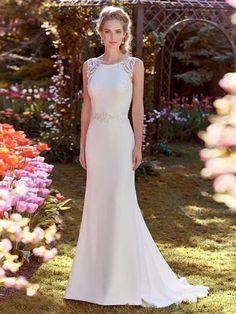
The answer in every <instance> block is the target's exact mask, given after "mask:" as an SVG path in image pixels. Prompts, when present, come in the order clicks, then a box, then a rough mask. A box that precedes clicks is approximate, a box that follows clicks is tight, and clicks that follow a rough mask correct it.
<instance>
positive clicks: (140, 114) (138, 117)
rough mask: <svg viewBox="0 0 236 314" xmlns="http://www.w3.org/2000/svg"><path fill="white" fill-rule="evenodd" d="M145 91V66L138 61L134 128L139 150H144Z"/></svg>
mask: <svg viewBox="0 0 236 314" xmlns="http://www.w3.org/2000/svg"><path fill="white" fill-rule="evenodd" d="M143 90H144V65H143V61H142V60H141V59H137V60H136V62H135V64H134V69H133V100H132V121H133V127H134V137H135V147H136V148H138V149H142V136H143V118H144V107H143Z"/></svg>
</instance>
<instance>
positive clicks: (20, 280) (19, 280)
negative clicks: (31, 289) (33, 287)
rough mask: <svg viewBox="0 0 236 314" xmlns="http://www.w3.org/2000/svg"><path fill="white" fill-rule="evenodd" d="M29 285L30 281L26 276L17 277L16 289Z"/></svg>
mask: <svg viewBox="0 0 236 314" xmlns="http://www.w3.org/2000/svg"><path fill="white" fill-rule="evenodd" d="M27 286H28V281H27V280H26V278H25V277H24V276H19V277H18V278H16V283H15V288H16V289H22V288H26V287H27Z"/></svg>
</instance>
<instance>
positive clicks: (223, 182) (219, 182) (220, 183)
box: [213, 174, 236, 193]
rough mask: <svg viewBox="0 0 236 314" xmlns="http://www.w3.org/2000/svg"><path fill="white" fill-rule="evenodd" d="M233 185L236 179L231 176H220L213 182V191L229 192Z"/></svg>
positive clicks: (235, 183)
mask: <svg viewBox="0 0 236 314" xmlns="http://www.w3.org/2000/svg"><path fill="white" fill-rule="evenodd" d="M235 185H236V177H235V176H234V175H233V174H222V175H220V176H218V177H217V178H216V179H215V180H214V182H213V186H214V189H215V191H216V192H218V193H224V192H226V191H228V190H231V189H232V188H233V187H234V186H235Z"/></svg>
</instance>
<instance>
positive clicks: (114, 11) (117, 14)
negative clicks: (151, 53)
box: [96, 6, 133, 55]
mask: <svg viewBox="0 0 236 314" xmlns="http://www.w3.org/2000/svg"><path fill="white" fill-rule="evenodd" d="M110 20H119V21H120V22H121V24H122V26H123V31H124V32H125V37H124V44H121V45H120V51H121V52H122V53H123V54H125V55H131V41H132V39H133V37H132V33H131V26H132V22H131V19H130V17H129V15H128V14H127V13H126V12H125V11H124V10H123V9H122V8H120V7H115V6H106V7H104V8H103V9H102V11H101V12H100V14H99V18H98V19H97V20H96V32H97V33H98V34H99V32H101V31H102V28H103V26H104V24H105V22H106V21H110Z"/></svg>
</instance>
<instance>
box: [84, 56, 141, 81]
mask: <svg viewBox="0 0 236 314" xmlns="http://www.w3.org/2000/svg"><path fill="white" fill-rule="evenodd" d="M136 59H138V58H136V57H130V56H128V57H126V58H125V59H123V60H122V61H120V62H117V63H113V64H106V63H103V62H102V60H101V59H99V58H90V59H88V60H87V61H86V62H87V63H88V68H87V78H88V79H90V78H91V77H92V75H93V73H94V72H95V71H96V69H97V68H98V67H99V66H100V65H102V66H119V67H120V66H121V67H123V69H124V70H125V71H126V73H127V74H128V75H129V76H130V77H131V78H132V76H133V67H134V64H135V62H136Z"/></svg>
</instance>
